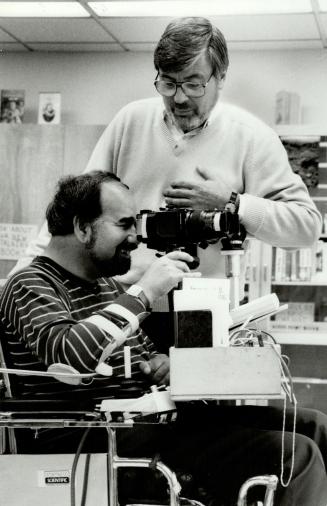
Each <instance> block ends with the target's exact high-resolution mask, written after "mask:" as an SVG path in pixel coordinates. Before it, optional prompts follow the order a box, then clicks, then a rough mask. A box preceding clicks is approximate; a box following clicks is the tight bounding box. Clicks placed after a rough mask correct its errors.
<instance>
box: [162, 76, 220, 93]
mask: <svg viewBox="0 0 327 506" xmlns="http://www.w3.org/2000/svg"><path fill="white" fill-rule="evenodd" d="M212 76H213V72H212V74H211V76H210V77H209V79H208V81H207V82H206V83H195V82H192V81H181V82H173V81H165V80H164V79H156V80H155V81H154V85H155V87H156V90H157V92H158V93H160V95H162V96H163V97H174V96H175V94H176V92H177V88H178V87H180V88H182V90H183V93H184V94H185V95H186V96H187V97H194V98H198V97H203V95H204V94H205V90H206V87H207V86H208V84H209V81H210V79H211V78H212ZM157 77H158V76H157Z"/></svg>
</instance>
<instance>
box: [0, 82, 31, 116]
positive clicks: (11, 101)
mask: <svg viewBox="0 0 327 506" xmlns="http://www.w3.org/2000/svg"><path fill="white" fill-rule="evenodd" d="M0 101H1V110H0V122H1V123H23V118H24V108H25V91H24V90H2V91H1V98H0Z"/></svg>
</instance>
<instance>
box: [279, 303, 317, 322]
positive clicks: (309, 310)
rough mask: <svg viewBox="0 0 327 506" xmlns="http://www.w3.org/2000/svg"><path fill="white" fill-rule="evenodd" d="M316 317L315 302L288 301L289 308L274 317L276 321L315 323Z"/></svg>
mask: <svg viewBox="0 0 327 506" xmlns="http://www.w3.org/2000/svg"><path fill="white" fill-rule="evenodd" d="M314 319H315V303H314V302H288V303H287V309H286V310H285V311H283V312H282V313H278V314H276V316H274V317H273V321H275V322H296V323H313V322H314Z"/></svg>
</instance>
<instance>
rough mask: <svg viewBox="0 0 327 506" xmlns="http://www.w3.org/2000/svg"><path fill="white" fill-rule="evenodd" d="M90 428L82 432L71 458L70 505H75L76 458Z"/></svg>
mask: <svg viewBox="0 0 327 506" xmlns="http://www.w3.org/2000/svg"><path fill="white" fill-rule="evenodd" d="M90 430H91V427H87V429H86V430H85V431H84V432H83V435H82V437H81V440H80V442H79V445H78V448H77V450H76V453H75V457H74V460H73V465H72V472H71V484H70V506H76V490H75V477H76V469H77V464H78V460H79V457H80V455H81V452H82V448H83V445H84V442H85V439H86V437H87V435H88V434H89V432H90ZM83 487H84V485H83Z"/></svg>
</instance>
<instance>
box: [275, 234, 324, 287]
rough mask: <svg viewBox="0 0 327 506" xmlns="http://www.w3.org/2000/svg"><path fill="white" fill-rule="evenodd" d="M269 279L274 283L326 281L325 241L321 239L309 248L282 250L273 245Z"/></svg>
mask: <svg viewBox="0 0 327 506" xmlns="http://www.w3.org/2000/svg"><path fill="white" fill-rule="evenodd" d="M271 279H272V282H274V283H287V282H295V283H296V282H299V283H301V282H313V283H314V282H319V283H320V282H321V283H323V282H326V285H327V243H326V242H324V241H323V240H319V241H317V243H316V244H315V245H314V246H312V247H311V248H301V249H299V250H284V249H282V248H277V247H273V253H272V269H271Z"/></svg>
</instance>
